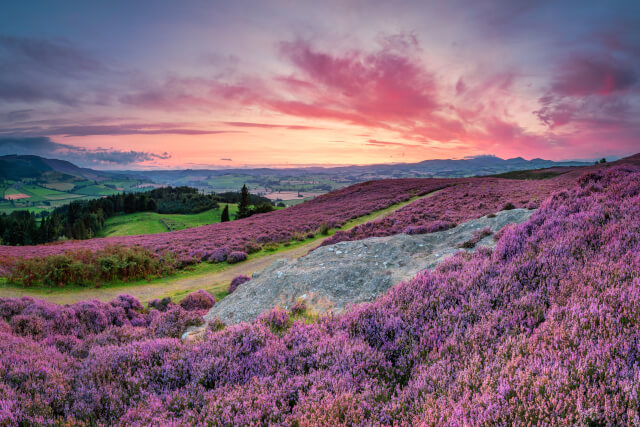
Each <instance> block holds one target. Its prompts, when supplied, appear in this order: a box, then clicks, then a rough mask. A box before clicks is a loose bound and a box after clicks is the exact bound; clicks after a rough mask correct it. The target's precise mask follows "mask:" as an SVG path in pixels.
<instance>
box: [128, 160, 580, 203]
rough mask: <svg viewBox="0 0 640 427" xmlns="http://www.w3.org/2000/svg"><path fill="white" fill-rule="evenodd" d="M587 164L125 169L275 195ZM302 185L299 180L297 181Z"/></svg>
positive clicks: (170, 181)
mask: <svg viewBox="0 0 640 427" xmlns="http://www.w3.org/2000/svg"><path fill="white" fill-rule="evenodd" d="M590 164H592V163H586V162H573V161H570V162H554V161H551V160H544V159H533V160H525V159H523V158H522V157H516V158H513V159H501V158H499V157H495V156H477V157H469V158H465V159H435V160H425V161H422V162H419V163H397V164H377V165H365V166H340V167H305V168H286V169H275V168H255V169H238V168H236V169H183V170H152V171H126V173H127V174H129V175H131V176H138V177H139V178H141V179H149V180H152V181H153V182H156V183H159V184H165V185H189V186H192V187H197V188H201V189H203V190H209V191H216V192H220V191H230V190H233V189H234V188H236V189H237V188H238V187H239V186H242V184H243V183H246V184H247V186H248V187H249V188H250V189H251V190H252V192H258V193H260V192H264V193H265V194H269V193H270V192H271V193H274V192H279V191H282V192H284V191H302V192H304V191H310V192H326V191H329V190H331V189H336V188H341V187H344V186H347V185H351V184H356V183H359V182H363V181H369V180H372V179H384V178H463V177H469V176H479V175H496V174H501V173H505V172H512V171H519V170H531V169H542V168H551V167H575V166H585V165H590ZM302 181H304V182H302Z"/></svg>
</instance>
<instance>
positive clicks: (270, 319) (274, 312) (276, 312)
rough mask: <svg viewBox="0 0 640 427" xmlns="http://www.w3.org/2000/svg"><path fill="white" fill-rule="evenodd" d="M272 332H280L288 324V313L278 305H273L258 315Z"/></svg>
mask: <svg viewBox="0 0 640 427" xmlns="http://www.w3.org/2000/svg"><path fill="white" fill-rule="evenodd" d="M259 320H261V321H262V322H264V323H265V324H266V325H268V326H269V328H271V330H272V331H273V332H274V333H278V332H282V331H284V330H285V329H287V327H288V326H289V313H288V312H287V310H283V309H282V308H280V307H274V308H273V309H271V311H269V312H268V313H265V314H263V315H262V316H260V317H259Z"/></svg>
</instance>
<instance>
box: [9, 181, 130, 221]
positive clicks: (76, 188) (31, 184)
mask: <svg viewBox="0 0 640 427" xmlns="http://www.w3.org/2000/svg"><path fill="white" fill-rule="evenodd" d="M58 175H60V174H54V173H50V174H48V175H47V177H49V178H51V180H48V179H47V180H44V179H41V180H36V179H23V180H22V181H19V182H18V181H11V180H0V214H2V213H7V214H8V213H11V212H13V211H16V210H29V211H31V212H33V213H40V212H43V211H52V210H53V209H55V208H56V207H59V206H62V205H66V204H68V203H71V202H73V201H75V200H90V199H95V198H97V197H101V196H108V195H111V194H115V193H118V192H121V191H140V190H139V189H138V188H137V186H138V185H139V184H140V183H141V181H138V180H124V179H123V180H109V181H103V182H96V181H92V180H88V179H83V178H75V177H73V178H69V177H67V180H66V181H61V180H60V179H62V178H64V177H62V178H61V177H60V176H58ZM19 193H24V194H26V195H28V196H30V197H29V198H26V199H19V200H12V201H9V200H4V196H7V195H10V194H19Z"/></svg>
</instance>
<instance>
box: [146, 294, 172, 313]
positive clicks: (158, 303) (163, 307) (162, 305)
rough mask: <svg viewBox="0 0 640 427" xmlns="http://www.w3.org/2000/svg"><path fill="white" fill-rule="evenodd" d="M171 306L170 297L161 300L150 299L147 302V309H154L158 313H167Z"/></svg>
mask: <svg viewBox="0 0 640 427" xmlns="http://www.w3.org/2000/svg"><path fill="white" fill-rule="evenodd" d="M170 305H172V302H171V297H164V298H162V299H157V298H156V299H152V300H151V301H149V308H155V309H156V310H158V311H162V312H164V311H167V309H168V308H169V306H170Z"/></svg>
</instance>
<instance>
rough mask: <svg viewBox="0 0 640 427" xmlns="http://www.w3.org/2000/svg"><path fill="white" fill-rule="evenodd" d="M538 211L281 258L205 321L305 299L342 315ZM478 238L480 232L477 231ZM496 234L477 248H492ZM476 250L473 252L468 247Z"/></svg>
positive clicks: (240, 317)
mask: <svg viewBox="0 0 640 427" xmlns="http://www.w3.org/2000/svg"><path fill="white" fill-rule="evenodd" d="M532 212H533V211H530V210H526V209H514V210H510V211H502V212H499V213H497V214H495V217H491V218H489V217H487V216H485V217H482V218H479V219H476V220H472V221H468V222H466V223H464V224H460V225H458V226H457V227H454V228H451V229H449V230H446V231H441V232H437V233H430V234H422V235H407V234H398V235H394V236H389V237H374V238H370V239H365V240H357V241H351V242H341V243H337V244H335V245H332V246H323V247H320V248H318V249H316V250H314V251H313V252H311V253H310V254H308V255H307V256H304V257H302V258H299V259H297V260H293V261H287V260H284V259H282V260H279V261H276V262H275V263H274V264H272V265H271V266H269V267H267V268H266V269H265V270H263V271H262V272H260V273H256V274H254V276H253V278H252V280H250V281H249V282H246V283H244V284H242V285H241V286H240V287H238V289H237V290H236V291H235V292H234V293H233V294H231V295H229V296H228V297H226V298H225V299H223V300H222V301H220V302H219V303H218V304H216V305H215V306H214V307H213V308H212V309H211V310H210V311H209V313H208V314H207V315H206V317H205V320H207V322H208V321H211V320H212V319H214V318H216V317H217V318H220V319H221V320H222V321H223V322H224V323H226V324H233V323H240V322H245V321H250V320H253V319H255V318H256V317H258V316H259V315H260V314H261V313H263V312H264V311H267V310H270V309H271V308H273V307H275V306H280V307H282V308H285V309H287V308H289V307H290V306H291V305H293V304H294V303H295V302H296V300H304V301H305V302H306V304H307V306H308V307H310V308H311V309H312V310H314V311H316V312H329V311H331V312H334V313H337V312H340V311H342V310H344V309H345V307H347V306H348V305H349V304H357V303H361V302H366V301H372V300H374V299H376V298H377V297H378V296H379V295H381V294H383V293H384V292H386V291H387V290H388V289H389V288H390V287H392V286H393V285H395V284H396V283H399V282H401V281H403V280H407V279H409V278H411V277H413V276H415V275H416V274H417V273H418V272H419V271H422V270H425V269H430V268H433V267H434V266H435V265H436V264H437V263H438V262H439V261H440V260H442V259H443V258H445V257H447V256H448V255H451V254H453V253H455V252H457V251H459V250H461V249H460V247H461V246H462V244H463V243H464V242H467V241H469V240H471V239H473V237H474V233H476V232H477V231H478V230H482V229H484V228H486V227H490V228H491V230H492V231H493V232H497V231H498V230H500V229H501V228H503V227H504V226H506V225H508V224H512V223H519V222H523V221H525V220H526V219H528V218H529V216H530V215H531V214H532ZM476 236H477V233H476ZM494 244H495V242H494V240H493V238H492V237H491V236H487V237H484V238H482V239H481V240H480V241H479V242H478V243H477V244H476V247H477V246H493V245H494ZM466 250H473V249H466Z"/></svg>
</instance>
